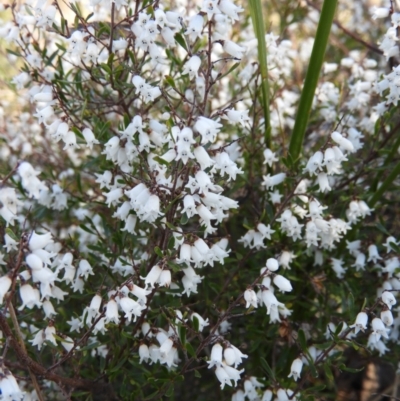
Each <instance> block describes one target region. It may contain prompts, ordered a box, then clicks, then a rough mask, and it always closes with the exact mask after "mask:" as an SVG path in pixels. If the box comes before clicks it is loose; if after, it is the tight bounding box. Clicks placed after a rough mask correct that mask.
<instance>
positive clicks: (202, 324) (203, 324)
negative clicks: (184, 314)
mask: <svg viewBox="0 0 400 401" xmlns="http://www.w3.org/2000/svg"><path fill="white" fill-rule="evenodd" d="M194 318H196V319H197V320H198V322H199V332H202V331H203V330H204V327H206V326H208V325H209V324H210V323H209V322H208V318H207V319H206V320H204V319H203V317H202V316H200V315H199V314H198V313H192V314H191V316H190V320H193V319H194Z"/></svg>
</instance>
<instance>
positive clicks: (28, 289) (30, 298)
mask: <svg viewBox="0 0 400 401" xmlns="http://www.w3.org/2000/svg"><path fill="white" fill-rule="evenodd" d="M19 295H20V297H21V300H22V305H21V306H20V307H19V308H18V310H23V309H24V308H25V307H26V308H28V309H32V308H33V307H34V306H37V307H40V306H41V305H42V303H41V302H40V293H39V291H38V290H37V289H36V288H33V287H32V286H31V285H29V284H24V285H21V287H20V288H19Z"/></svg>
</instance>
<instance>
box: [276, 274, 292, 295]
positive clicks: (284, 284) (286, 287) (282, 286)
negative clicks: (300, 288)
mask: <svg viewBox="0 0 400 401" xmlns="http://www.w3.org/2000/svg"><path fill="white" fill-rule="evenodd" d="M273 282H274V284H275V285H276V286H277V287H278V288H279V290H280V291H281V292H290V291H292V290H293V287H292V285H291V284H290V281H289V280H288V279H287V278H285V277H283V276H281V275H280V274H276V275H275V277H274V278H273Z"/></svg>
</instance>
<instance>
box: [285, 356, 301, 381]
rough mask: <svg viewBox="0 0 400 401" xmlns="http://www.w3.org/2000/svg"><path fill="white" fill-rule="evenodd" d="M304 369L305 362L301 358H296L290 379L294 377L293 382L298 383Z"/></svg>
mask: <svg viewBox="0 0 400 401" xmlns="http://www.w3.org/2000/svg"><path fill="white" fill-rule="evenodd" d="M302 368H303V361H302V360H301V359H300V358H296V359H295V360H294V361H293V362H292V366H291V368H290V374H289V376H288V377H293V380H295V381H297V379H299V377H300V373H301V369H302Z"/></svg>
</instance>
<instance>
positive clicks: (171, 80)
mask: <svg viewBox="0 0 400 401" xmlns="http://www.w3.org/2000/svg"><path fill="white" fill-rule="evenodd" d="M164 81H165V82H166V83H167V84H168V85H169V86H172V87H173V88H176V85H175V81H174V78H172V77H171V76H170V75H166V76H165V77H164Z"/></svg>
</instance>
